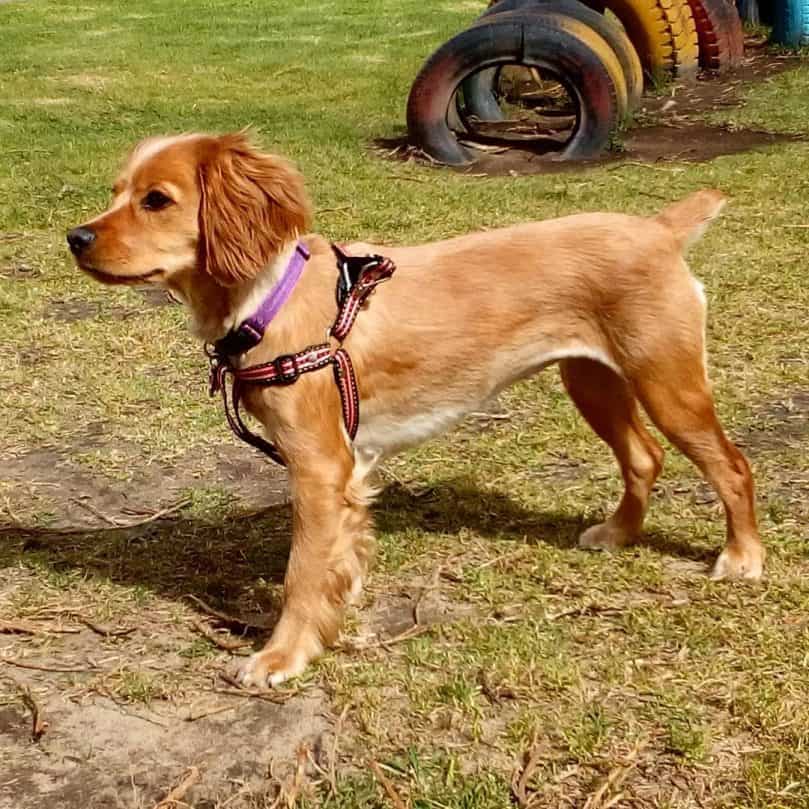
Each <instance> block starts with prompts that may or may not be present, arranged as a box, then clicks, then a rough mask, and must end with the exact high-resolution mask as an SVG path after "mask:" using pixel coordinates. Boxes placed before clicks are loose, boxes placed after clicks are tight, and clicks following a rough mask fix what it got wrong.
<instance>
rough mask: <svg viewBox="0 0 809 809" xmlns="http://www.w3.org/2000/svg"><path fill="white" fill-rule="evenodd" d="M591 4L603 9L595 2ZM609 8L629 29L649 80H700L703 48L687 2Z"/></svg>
mask: <svg viewBox="0 0 809 809" xmlns="http://www.w3.org/2000/svg"><path fill="white" fill-rule="evenodd" d="M587 4H588V5H590V6H592V7H594V8H596V9H598V7H599V6H600V7H602V8H603V5H602V3H600V2H594V0H588V3H587ZM606 7H607V8H608V9H609V10H610V11H611V12H612V13H613V14H614V15H615V16H616V17H617V18H618V19H619V20H620V22H621V24H622V25H623V26H624V28H625V29H626V32H627V34H628V35H629V38H630V39H631V40H632V44H633V45H634V46H635V50H637V52H638V56H639V57H640V62H641V64H642V65H643V69H644V71H645V72H646V74H647V75H648V76H650V77H651V78H652V79H662V78H665V77H666V76H672V75H673V76H676V77H677V78H679V79H694V78H695V77H696V74H697V68H698V66H699V45H698V41H697V28H696V25H695V24H694V15H693V14H692V12H691V7H690V6H689V5H688V2H687V0H606Z"/></svg>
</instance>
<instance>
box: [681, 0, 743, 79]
mask: <svg viewBox="0 0 809 809" xmlns="http://www.w3.org/2000/svg"><path fill="white" fill-rule="evenodd" d="M688 4H689V5H690V6H691V13H692V14H693V15H694V24H695V26H696V29H697V40H698V42H699V64H700V67H702V68H705V69H706V70H713V71H716V72H720V73H721V72H723V71H725V70H730V69H732V68H735V67H738V66H739V65H740V64H741V63H742V59H743V58H744V31H743V30H742V21H741V18H740V17H739V14H738V12H737V11H736V6H735V5H732V4H731V3H730V2H729V0H688Z"/></svg>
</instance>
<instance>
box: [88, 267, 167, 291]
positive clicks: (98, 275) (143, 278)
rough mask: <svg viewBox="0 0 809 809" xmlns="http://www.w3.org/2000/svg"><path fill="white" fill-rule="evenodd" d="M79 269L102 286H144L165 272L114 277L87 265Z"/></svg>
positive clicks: (157, 270)
mask: <svg viewBox="0 0 809 809" xmlns="http://www.w3.org/2000/svg"><path fill="white" fill-rule="evenodd" d="M79 267H80V269H82V270H83V271H84V272H86V273H87V274H88V275H90V276H92V277H93V278H95V279H96V281H101V283H102V284H123V285H126V286H133V285H135V284H145V283H148V282H149V281H153V280H156V279H157V278H159V277H161V276H163V275H165V271H164V270H161V269H156V270H150V271H149V272H144V273H141V274H140V275H114V274H113V273H108V272H105V271H104V270H99V269H98V268H97V267H91V266H89V265H81V264H80V265H79Z"/></svg>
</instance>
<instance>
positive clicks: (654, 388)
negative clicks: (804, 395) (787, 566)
mask: <svg viewBox="0 0 809 809" xmlns="http://www.w3.org/2000/svg"><path fill="white" fill-rule="evenodd" d="M635 389H636V391H637V395H638V398H639V399H640V401H641V404H642V405H643V407H644V409H645V410H646V412H647V413H648V414H649V417H650V418H651V419H652V421H653V422H654V423H655V425H657V427H658V428H659V429H660V431H661V432H662V433H663V434H664V435H665V436H666V438H668V439H669V441H671V443H672V444H674V446H676V447H677V448H678V449H679V450H680V451H681V452H682V453H683V454H684V455H686V456H687V457H688V458H689V459H690V460H691V461H692V462H693V463H694V464H695V465H696V466H697V467H698V468H699V470H700V471H701V472H702V474H703V475H704V476H705V478H706V479H707V480H708V482H709V483H710V484H711V485H712V486H713V488H714V489H715V490H716V492H717V494H718V495H719V497H720V498H721V499H722V503H723V505H724V507H725V516H726V518H727V543H726V545H725V549H724V550H723V551H722V553H721V554H720V555H719V558H718V559H717V561H716V564H715V565H714V568H713V573H712V576H713V577H714V578H725V577H727V578H747V579H757V578H759V577H760V576H761V573H762V569H763V566H764V556H765V551H764V546H763V545H762V544H761V539H760V538H759V533H758V528H757V526H756V514H755V503H754V494H753V477H752V475H751V473H750V466H749V464H748V463H747V459H746V458H745V457H744V455H742V453H741V452H740V451H739V450H738V449H737V448H736V447H735V446H734V445H733V444H732V443H731V442H730V441H729V440H728V438H727V436H726V435H725V433H724V431H723V429H722V426H721V424H720V423H719V420H718V419H717V417H716V411H715V409H714V402H713V397H712V396H711V392H710V387H709V383H708V378H707V376H706V374H705V370H704V363H703V357H702V352H701V348H700V350H699V352H698V353H697V352H696V351H692V352H687V353H685V354H683V353H682V351H678V350H677V348H676V347H674V346H672V347H670V349H669V350H668V351H667V352H666V355H665V357H663V358H661V359H660V360H659V361H658V362H656V363H655V365H654V367H653V368H648V369H646V371H645V372H642V373H639V374H638V375H637V378H636V383H635Z"/></svg>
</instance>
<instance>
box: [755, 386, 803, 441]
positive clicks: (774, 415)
mask: <svg viewBox="0 0 809 809" xmlns="http://www.w3.org/2000/svg"><path fill="white" fill-rule="evenodd" d="M807 436H809V390H797V391H793V392H792V393H789V394H787V395H785V396H783V397H781V398H779V399H777V400H775V401H771V402H768V403H766V404H764V405H762V406H761V407H760V408H758V410H757V411H756V418H755V424H754V426H752V427H750V429H749V430H748V431H747V432H746V434H745V435H743V436H742V442H743V443H744V445H745V446H747V447H751V448H752V449H754V450H762V451H765V452H767V451H776V452H777V451H783V450H784V449H789V448H792V449H797V448H800V447H803V446H805V445H806V439H807Z"/></svg>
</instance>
